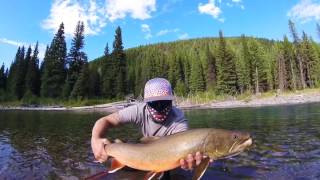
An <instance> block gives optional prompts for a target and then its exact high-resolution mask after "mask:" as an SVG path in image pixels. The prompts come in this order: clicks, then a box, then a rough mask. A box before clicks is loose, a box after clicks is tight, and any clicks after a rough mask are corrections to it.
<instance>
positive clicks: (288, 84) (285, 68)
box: [278, 36, 297, 90]
mask: <svg viewBox="0 0 320 180" xmlns="http://www.w3.org/2000/svg"><path fill="white" fill-rule="evenodd" d="M278 67H279V70H278V73H279V76H280V77H281V78H279V79H278V81H279V85H280V84H282V85H281V87H279V88H280V89H281V90H287V89H290V90H295V89H296V88H297V80H296V64H295V60H294V58H293V47H292V45H291V43H290V42H289V40H288V38H287V36H284V38H283V43H282V44H281V46H280V52H279V59H278Z"/></svg>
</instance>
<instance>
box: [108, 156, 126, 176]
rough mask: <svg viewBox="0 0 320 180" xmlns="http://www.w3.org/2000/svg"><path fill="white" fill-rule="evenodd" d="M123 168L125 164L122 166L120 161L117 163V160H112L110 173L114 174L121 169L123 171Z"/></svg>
mask: <svg viewBox="0 0 320 180" xmlns="http://www.w3.org/2000/svg"><path fill="white" fill-rule="evenodd" d="M123 167H125V165H124V164H121V163H120V162H119V161H117V160H116V159H115V158H113V159H112V160H111V167H110V169H109V171H108V173H114V172H116V171H118V170H119V169H122V168H123Z"/></svg>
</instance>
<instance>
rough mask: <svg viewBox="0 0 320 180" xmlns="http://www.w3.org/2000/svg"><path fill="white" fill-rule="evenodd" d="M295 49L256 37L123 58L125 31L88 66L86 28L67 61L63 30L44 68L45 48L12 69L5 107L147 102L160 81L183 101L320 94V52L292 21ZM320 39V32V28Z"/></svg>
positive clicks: (0, 78) (165, 47) (3, 81)
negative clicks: (142, 98) (151, 85)
mask: <svg viewBox="0 0 320 180" xmlns="http://www.w3.org/2000/svg"><path fill="white" fill-rule="evenodd" d="M289 29H290V32H291V36H292V41H289V40H288V37H287V36H284V38H283V40H282V41H273V40H267V39H259V38H253V37H246V36H245V35H242V36H241V37H238V38H237V37H234V38H225V37H223V32H222V31H220V32H219V37H218V38H201V39H192V40H183V41H176V42H171V43H159V44H154V45H146V46H140V47H136V48H131V49H128V50H126V51H124V50H123V44H122V36H121V29H120V27H118V28H117V29H116V32H115V39H114V42H113V45H112V48H113V49H112V52H109V47H108V44H107V45H106V47H105V49H104V54H103V55H102V56H101V57H99V58H97V59H95V60H93V61H92V62H90V63H88V61H87V56H86V54H85V53H84V52H83V51H82V49H83V46H84V35H83V32H84V27H83V23H82V22H79V23H78V26H77V28H76V31H75V34H74V38H73V40H72V46H71V49H70V51H69V53H68V54H67V49H66V43H65V38H64V29H63V24H61V25H60V28H59V30H58V32H57V33H56V35H55V36H54V38H53V40H52V42H51V45H50V46H48V47H47V50H46V53H45V57H44V61H43V63H42V64H41V65H40V67H39V60H38V57H37V55H38V48H37V46H36V47H35V49H34V51H33V53H32V52H31V51H32V49H31V47H29V48H28V50H27V52H26V53H25V49H24V47H21V48H18V51H17V54H16V57H15V60H14V61H13V63H12V64H11V67H10V69H9V70H8V69H7V70H5V68H4V66H2V68H1V71H0V89H1V90H0V91H1V94H4V95H2V96H0V98H1V100H14V99H22V98H26V97H30V96H32V97H45V98H47V97H49V98H60V99H61V98H65V99H74V98H76V99H83V98H99V97H103V98H106V99H111V98H123V97H124V96H125V95H127V94H134V95H135V96H139V95H142V94H143V88H144V84H145V82H146V81H147V80H149V79H151V78H154V77H164V78H167V79H168V80H169V81H170V82H171V83H172V86H173V88H174V91H175V93H176V94H177V95H179V96H186V95H194V94H197V93H199V92H204V91H209V92H212V93H215V94H228V95H237V94H242V93H248V92H249V93H260V92H265V91H270V90H278V89H279V90H280V91H286V90H296V89H304V88H313V87H319V86H320V46H319V44H317V43H316V42H315V41H314V40H313V39H312V38H311V37H309V36H308V35H307V34H306V33H305V32H303V33H302V35H301V37H300V36H299V34H298V33H297V31H296V29H295V25H294V23H293V22H292V21H289ZM317 32H318V33H319V35H320V26H319V25H318V24H317Z"/></svg>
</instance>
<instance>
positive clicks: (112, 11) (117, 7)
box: [106, 0, 156, 21]
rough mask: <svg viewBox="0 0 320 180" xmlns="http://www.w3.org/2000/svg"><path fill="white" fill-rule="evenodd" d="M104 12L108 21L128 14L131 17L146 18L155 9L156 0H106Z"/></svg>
mask: <svg viewBox="0 0 320 180" xmlns="http://www.w3.org/2000/svg"><path fill="white" fill-rule="evenodd" d="M106 2H107V4H106V14H107V17H108V19H109V20H110V21H114V20H116V19H123V18H125V17H126V15H130V16H131V17H132V18H133V19H141V20H144V19H148V18H150V17H151V13H152V12H153V11H155V10H156V0H106Z"/></svg>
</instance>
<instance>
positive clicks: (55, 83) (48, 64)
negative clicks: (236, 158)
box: [41, 23, 67, 98]
mask: <svg viewBox="0 0 320 180" xmlns="http://www.w3.org/2000/svg"><path fill="white" fill-rule="evenodd" d="M66 54H67V46H66V42H65V37H64V25H63V23H61V24H60V27H59V29H58V32H57V33H56V34H55V36H54V38H53V40H52V42H51V45H50V48H49V49H48V52H47V54H46V55H47V56H46V57H45V58H44V61H45V62H44V67H43V68H44V70H43V71H44V72H43V76H42V83H41V95H42V96H43V97H53V98H55V97H61V96H62V89H63V85H64V82H65V76H66V69H65V64H66Z"/></svg>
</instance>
